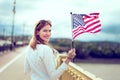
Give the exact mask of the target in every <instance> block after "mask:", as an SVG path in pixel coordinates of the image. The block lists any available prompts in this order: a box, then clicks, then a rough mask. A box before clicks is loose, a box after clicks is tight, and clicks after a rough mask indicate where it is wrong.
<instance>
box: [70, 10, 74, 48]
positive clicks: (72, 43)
mask: <svg viewBox="0 0 120 80" xmlns="http://www.w3.org/2000/svg"><path fill="white" fill-rule="evenodd" d="M70 14H71V34H72V36H71V49H72V48H74V41H73V33H72V29H73V18H72V12H70Z"/></svg>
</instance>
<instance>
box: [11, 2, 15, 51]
mask: <svg viewBox="0 0 120 80" xmlns="http://www.w3.org/2000/svg"><path fill="white" fill-rule="evenodd" d="M15 5H16V0H14V2H13V21H12V32H11V43H12V46H11V49H13V46H14V39H13V36H14V23H15V13H16V11H15Z"/></svg>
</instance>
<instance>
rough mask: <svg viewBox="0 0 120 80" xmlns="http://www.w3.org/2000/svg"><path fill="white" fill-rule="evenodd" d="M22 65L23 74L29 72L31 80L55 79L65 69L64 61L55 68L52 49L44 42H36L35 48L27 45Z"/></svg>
mask: <svg viewBox="0 0 120 80" xmlns="http://www.w3.org/2000/svg"><path fill="white" fill-rule="evenodd" d="M24 66H25V67H24V69H25V74H27V73H31V80H57V79H58V78H59V77H60V76H61V75H62V73H63V72H64V71H65V70H66V69H67V64H66V63H64V62H63V63H62V64H61V65H60V67H59V68H58V69H56V62H55V55H54V54H53V50H52V49H51V48H50V47H49V46H47V45H44V44H37V46H36V49H35V50H33V49H32V48H31V47H30V46H28V48H27V51H26V57H25V65H24Z"/></svg>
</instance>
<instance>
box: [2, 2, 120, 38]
mask: <svg viewBox="0 0 120 80" xmlns="http://www.w3.org/2000/svg"><path fill="white" fill-rule="evenodd" d="M13 1H14V0H0V19H1V20H0V25H3V24H6V25H9V26H11V25H12V20H13V12H12V10H13ZM119 3H120V1H119V0H110V1H107V0H97V1H96V0H60V1H56V0H16V14H15V27H16V28H15V30H17V29H19V30H22V29H23V25H24V24H25V28H24V30H25V32H24V33H25V34H32V33H33V28H34V25H35V24H36V22H37V21H38V20H40V19H49V20H51V21H52V25H53V27H52V33H53V34H52V37H65V38H71V16H70V12H73V13H78V14H79V13H83V14H88V13H90V12H100V20H101V23H102V31H101V32H100V33H98V34H95V35H91V37H90V36H89V35H88V34H82V35H80V37H78V38H77V39H79V40H81V39H82V40H107V38H110V39H111V40H113V39H114V40H118V39H120V37H117V35H120V33H119V31H120V28H119V26H120V20H119V17H120V15H119V14H120V10H119V9H120V6H119ZM113 5H114V6H113ZM1 27H2V26H0V28H1ZM9 28H11V27H9ZM18 34H19V33H18ZM56 34H57V35H56ZM96 35H97V36H96Z"/></svg>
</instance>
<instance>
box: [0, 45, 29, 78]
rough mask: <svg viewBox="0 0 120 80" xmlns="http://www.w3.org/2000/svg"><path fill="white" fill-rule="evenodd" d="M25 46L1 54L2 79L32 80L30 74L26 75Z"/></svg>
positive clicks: (0, 69) (0, 68) (0, 76)
mask: <svg viewBox="0 0 120 80" xmlns="http://www.w3.org/2000/svg"><path fill="white" fill-rule="evenodd" d="M25 48H26V47H21V48H18V49H15V50H14V51H8V52H7V53H4V54H2V55H0V80H30V77H29V75H28V76H25V75H24V58H25V54H24V53H23V52H24V50H25Z"/></svg>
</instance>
